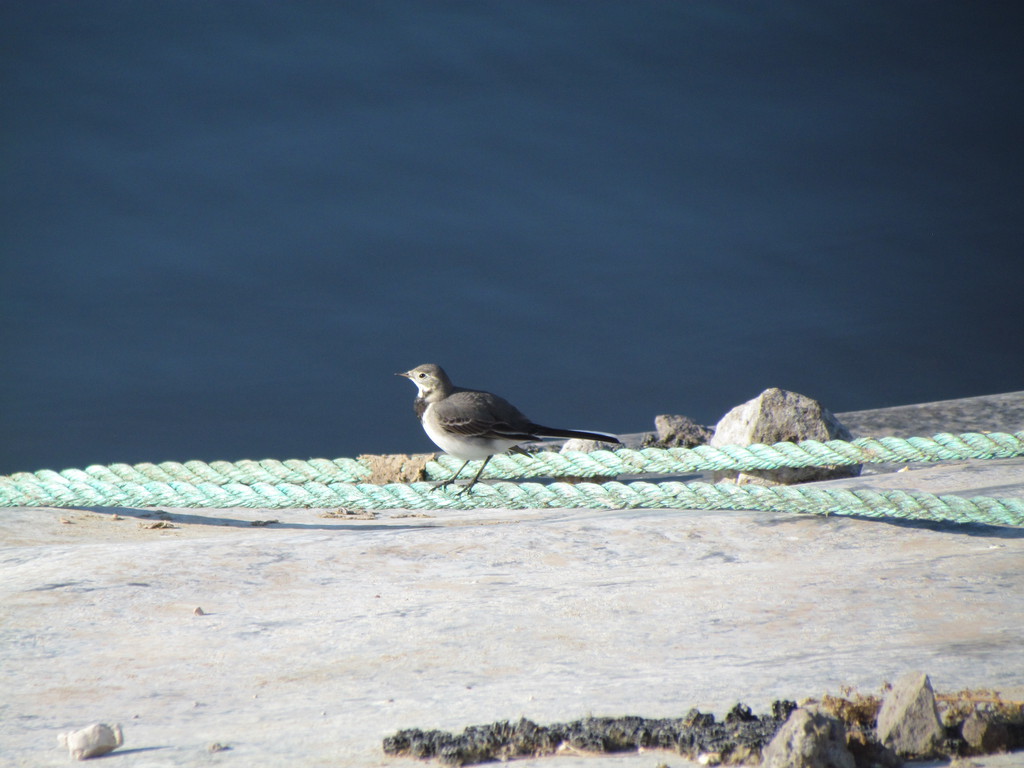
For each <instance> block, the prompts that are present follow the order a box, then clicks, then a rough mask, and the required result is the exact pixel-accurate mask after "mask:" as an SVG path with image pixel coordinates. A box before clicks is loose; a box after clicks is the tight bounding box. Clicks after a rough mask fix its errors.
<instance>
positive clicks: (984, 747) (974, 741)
mask: <svg viewBox="0 0 1024 768" xmlns="http://www.w3.org/2000/svg"><path fill="white" fill-rule="evenodd" d="M960 735H961V736H963V737H964V741H966V742H967V745H968V746H969V747H970V748H971V754H974V755H991V754H992V753H994V752H1005V751H1006V750H1008V749H1009V748H1010V731H1009V729H1008V728H1007V727H1006V725H1005V724H1003V723H1000V722H997V721H996V719H995V716H994V715H993V714H992V713H991V712H977V711H975V712H972V713H971V714H970V716H969V717H968V718H967V719H966V720H964V723H963V725H962V726H961V727H960Z"/></svg>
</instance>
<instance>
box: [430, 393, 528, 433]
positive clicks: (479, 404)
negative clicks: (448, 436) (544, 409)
mask: <svg viewBox="0 0 1024 768" xmlns="http://www.w3.org/2000/svg"><path fill="white" fill-rule="evenodd" d="M433 411H434V416H435V417H436V418H437V420H438V421H439V422H440V423H441V425H442V426H443V427H444V429H446V430H448V431H450V432H455V433H456V434H459V435H465V436H467V437H485V438H489V439H501V440H533V439H535V435H534V434H533V433H532V432H530V431H529V428H530V427H531V426H532V425H531V423H530V420H529V419H527V418H526V417H525V416H524V415H523V414H522V413H520V412H519V409H517V408H516V407H515V406H514V405H512V404H511V403H510V402H508V401H507V400H505V399H503V398H500V397H498V396H497V395H492V394H490V393H489V392H476V391H473V390H463V391H461V392H455V393H453V394H451V395H449V396H448V397H446V398H445V399H444V400H442V401H441V402H439V403H435V404H434V408H433Z"/></svg>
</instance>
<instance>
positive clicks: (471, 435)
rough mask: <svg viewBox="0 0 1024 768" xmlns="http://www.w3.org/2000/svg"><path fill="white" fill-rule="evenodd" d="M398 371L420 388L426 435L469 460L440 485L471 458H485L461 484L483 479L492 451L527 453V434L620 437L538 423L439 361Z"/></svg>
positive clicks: (418, 397) (532, 436)
mask: <svg viewBox="0 0 1024 768" xmlns="http://www.w3.org/2000/svg"><path fill="white" fill-rule="evenodd" d="M395 375H396V376H405V377H406V378H407V379H409V380H410V381H412V383H413V384H415V385H416V389H417V390H419V391H418V392H417V394H416V402H415V403H414V406H415V408H416V415H417V416H418V417H419V420H420V423H421V424H422V425H423V429H424V431H425V432H426V433H427V436H428V437H429V438H430V439H431V440H433V441H434V444H435V445H437V447H438V448H440V449H441V450H442V451H444V452H445V453H447V454H450V455H452V456H454V457H455V458H457V459H462V461H463V462H465V463H464V464H463V465H462V466H461V467H459V471H458V472H456V473H455V474H454V475H452V476H451V477H450V478H449V479H448V480H446V481H445V482H443V483H440V484H438V485H437V487H438V488H442V487H444V486H446V485H448V484H450V483H452V482H454V481H455V478H457V477H458V476H459V475H460V474H461V473H462V470H464V469H465V468H466V464H469V462H470V461H473V460H474V459H483V460H484V463H483V464H481V465H480V469H479V471H478V472H477V473H476V475H475V476H474V477H473V479H472V480H470V481H469V485H467V486H466V487H465V488H464V489H463V491H468V490H469V489H470V488H472V487H473V486H474V485H475V484H476V481H477V480H479V479H480V475H481V474H483V471H484V467H486V466H487V462H489V461H490V460H491V457H492V456H493V455H494V454H496V453H505V452H506V451H509V450H515V451H517V452H519V453H526V452H525V451H523V450H522V449H521V448H517V446H518V445H519V443H524V442H527V441H529V440H537V439H539V438H541V437H565V438H573V437H577V438H581V439H583V440H597V441H598V442H602V443H619V442H621V441H620V440H619V438H618V437H616V436H615V435H608V434H605V433H604V432H581V431H580V430H578V429H554V428H552V427H542V426H540V425H539V424H534V423H533V422H532V421H530V420H529V419H528V418H526V416H524V415H523V414H522V413H520V411H519V409H518V408H516V407H515V406H514V405H512V403H510V402H508V400H505V399H504V398H501V397H498V396H497V395H493V394H491V393H490V392H481V391H479V390H476V389H463V388H462V387H456V386H455V385H454V384H452V381H451V379H449V378H448V374H446V373H445V372H444V371H443V370H442V369H441V366H439V365H432V364H427V365H420V366H417V367H416V368H413V369H412V370H411V371H406V372H405V373H396V374H395Z"/></svg>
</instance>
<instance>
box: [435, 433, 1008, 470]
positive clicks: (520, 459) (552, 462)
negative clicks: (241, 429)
mask: <svg viewBox="0 0 1024 768" xmlns="http://www.w3.org/2000/svg"><path fill="white" fill-rule="evenodd" d="M1014 456H1024V432H1015V433H1013V434H1008V433H1005V432H992V433H989V434H981V433H979V432H967V433H965V434H961V435H953V434H949V433H945V432H943V433H940V434H937V435H935V436H934V437H931V438H927V437H911V438H906V439H904V438H899V437H881V438H872V437H862V438H858V439H857V440H852V441H850V442H847V441H844V440H830V441H828V442H819V441H817V440H805V441H803V442H799V443H775V444H774V445H762V444H758V443H755V444H754V445H726V446H721V447H717V448H714V447H712V446H710V445H699V446H697V447H696V448H643V449H640V450H631V449H629V448H622V449H619V450H617V451H614V452H612V451H594V452H593V453H576V452H568V453H555V452H554V451H545V452H541V453H534V454H531V455H529V456H522V455H517V454H500V455H498V456H495V457H494V458H492V459H491V461H490V463H489V464H488V465H487V469H486V470H485V471H484V475H483V476H484V477H488V478H500V479H505V480H508V479H511V478H516V477H616V476H618V475H639V474H666V475H682V474H688V473H693V472H715V471H722V470H744V471H747V470H756V469H778V468H779V467H827V466H853V465H857V464H890V463H900V464H902V463H909V462H934V461H951V460H956V459H995V458H1012V457H1014ZM461 465H462V462H461V461H459V460H458V459H454V458H452V457H451V456H446V455H442V456H439V457H438V458H437V459H435V460H434V461H431V462H428V463H427V466H426V472H427V476H428V477H430V478H433V479H438V480H440V479H447V478H448V477H449V476H450V475H451V474H452V472H454V471H455V470H456V469H458V468H459V467H460V466H461Z"/></svg>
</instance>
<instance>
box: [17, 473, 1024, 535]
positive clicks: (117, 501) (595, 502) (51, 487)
mask: <svg viewBox="0 0 1024 768" xmlns="http://www.w3.org/2000/svg"><path fill="white" fill-rule="evenodd" d="M8 483H11V485H8ZM12 486H13V487H12ZM0 488H2V490H3V493H4V499H5V502H13V504H11V505H13V506H43V505H47V506H96V507H101V506H116V507H163V506H167V507H205V508H215V509H216V508H228V507H253V508H260V509H286V508H294V507H313V508H329V507H355V508H360V509H481V508H511V509H562V508H588V507H596V508H603V509H631V508H638V507H643V508H666V509H745V510H760V511H766V512H814V513H818V514H835V515H858V516H863V517H896V518H910V519H916V520H946V521H955V522H985V523H995V524H1002V525H1024V499H993V498H987V497H976V498H973V499H967V498H963V497H960V496H933V495H932V494H927V493H908V492H905V491H850V490H841V489H824V488H815V487H812V486H800V485H796V486H775V487H771V488H765V487H762V486H756V485H741V486H738V485H734V484H731V483H719V484H717V485H712V484H709V483H682V482H674V481H668V482H662V483H648V482H640V481H638V482H632V483H619V482H608V483H602V484H597V483H576V484H570V483H551V484H550V485H542V484H540V483H508V482H497V483H494V484H491V485H478V486H476V487H475V488H474V489H473V491H472V492H471V493H468V494H461V493H458V492H457V490H454V489H453V490H447V491H440V490H436V489H435V487H434V485H433V484H432V483H411V484H408V485H404V484H398V483H394V484H389V485H373V484H369V483H361V484H353V483H330V484H324V483H318V482H308V483H303V484H301V485H298V484H291V483H279V484H277V485H271V484H269V483H254V484H252V485H244V484H241V483H228V484H225V485H217V484H215V483H200V484H198V485H192V484H190V483H182V482H178V481H172V482H157V481H154V482H148V483H144V484H140V483H130V482H119V483H106V482H104V481H101V480H92V481H90V482H86V481H82V480H65V481H64V482H61V483H54V482H52V481H40V483H39V484H37V485H32V484H27V483H24V482H21V483H18V482H17V481H8V480H3V481H0Z"/></svg>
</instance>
